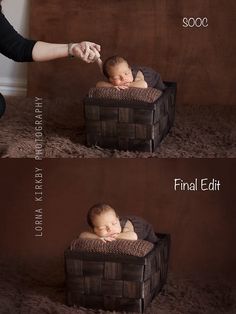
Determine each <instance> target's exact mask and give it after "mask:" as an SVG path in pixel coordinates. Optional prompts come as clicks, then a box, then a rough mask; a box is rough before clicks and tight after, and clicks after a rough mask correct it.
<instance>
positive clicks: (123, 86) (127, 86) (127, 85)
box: [115, 83, 129, 90]
mask: <svg viewBox="0 0 236 314" xmlns="http://www.w3.org/2000/svg"><path fill="white" fill-rule="evenodd" d="M115 88H116V89H117V90H124V89H127V88H129V83H126V84H125V85H119V86H115Z"/></svg>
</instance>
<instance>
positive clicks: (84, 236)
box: [79, 231, 100, 239]
mask: <svg viewBox="0 0 236 314" xmlns="http://www.w3.org/2000/svg"><path fill="white" fill-rule="evenodd" d="M79 238H81V239H100V238H99V236H97V235H96V234H95V233H92V232H89V231H85V232H82V233H81V234H80V235H79Z"/></svg>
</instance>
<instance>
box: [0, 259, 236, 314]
mask: <svg viewBox="0 0 236 314" xmlns="http://www.w3.org/2000/svg"><path fill="white" fill-rule="evenodd" d="M47 267H48V266H47V264H46V263H45V264H43V263H41V265H40V269H39V268H38V269H37V270H36V269H33V268H32V267H31V269H30V267H28V268H26V267H25V266H22V265H19V263H17V264H12V263H9V261H8V262H7V263H6V261H3V260H2V261H1V262H0V313H2V314H4V313H5V314H8V313H9V314H29V313H30V314H44V313H47V314H84V313H90V314H94V313H100V314H108V313H113V314H119V313H120V312H116V311H112V312H111V311H104V310H102V309H101V310H92V309H86V308H82V307H79V308H78V307H68V306H66V305H65V286H64V279H63V278H62V274H60V276H57V275H55V269H56V268H54V270H53V271H48V270H47V271H45V269H47ZM62 269H63V268H62ZM60 271H61V270H60ZM145 313H147V314H234V313H236V286H235V285H233V284H230V283H229V282H225V281H223V280H219V279H218V280H212V279H211V280H208V281H206V280H201V279H200V278H198V279H196V278H195V279H193V277H191V278H190V277H188V278H180V277H177V276H175V275H174V274H169V278H168V282H167V284H166V285H165V286H164V289H163V290H162V292H161V293H160V294H159V295H158V296H156V297H155V299H154V300H153V301H152V303H151V305H150V306H149V307H148V308H147V310H146V312H145Z"/></svg>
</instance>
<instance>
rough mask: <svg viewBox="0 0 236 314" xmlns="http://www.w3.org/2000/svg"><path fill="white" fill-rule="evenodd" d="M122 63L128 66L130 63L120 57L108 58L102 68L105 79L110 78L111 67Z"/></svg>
mask: <svg viewBox="0 0 236 314" xmlns="http://www.w3.org/2000/svg"><path fill="white" fill-rule="evenodd" d="M122 62H126V63H127V64H128V62H127V61H126V60H125V59H124V58H122V57H119V56H112V57H109V58H107V59H106V60H105V61H104V62H103V66H102V70H103V74H104V75H105V77H106V78H109V73H108V71H109V68H110V67H112V66H114V65H117V64H120V63H122Z"/></svg>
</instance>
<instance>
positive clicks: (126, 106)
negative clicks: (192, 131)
mask: <svg viewBox="0 0 236 314" xmlns="http://www.w3.org/2000/svg"><path fill="white" fill-rule="evenodd" d="M165 84H166V86H167V88H166V90H165V91H164V92H163V94H162V95H161V97H160V98H159V99H157V101H156V102H154V103H146V102H144V101H133V100H130V101H129V100H114V99H98V98H90V97H88V96H87V97H86V98H85V99H84V112H85V121H86V139H87V144H88V146H93V145H97V146H100V147H104V148H110V149H119V150H130V151H148V152H154V151H155V150H156V148H157V147H158V145H159V144H160V142H161V141H162V139H163V138H164V137H165V136H166V135H167V133H168V131H169V130H170V128H171V126H172V125H173V122H174V115H175V98H176V83H173V82H165Z"/></svg>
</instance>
